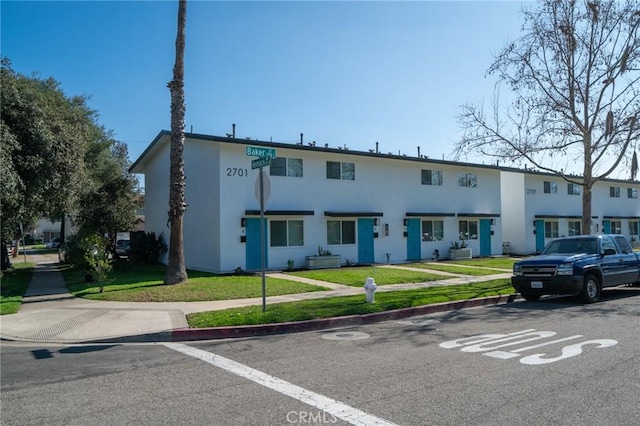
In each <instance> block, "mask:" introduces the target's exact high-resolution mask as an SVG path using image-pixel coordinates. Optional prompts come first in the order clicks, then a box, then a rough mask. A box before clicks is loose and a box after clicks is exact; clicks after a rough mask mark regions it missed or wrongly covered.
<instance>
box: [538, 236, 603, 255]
mask: <svg viewBox="0 0 640 426" xmlns="http://www.w3.org/2000/svg"><path fill="white" fill-rule="evenodd" d="M597 247H598V244H597V241H596V239H595V238H562V239H559V240H555V241H552V242H550V243H549V245H548V246H547V247H546V248H545V249H544V250H543V251H542V254H560V253H562V254H579V253H586V254H596V253H597Z"/></svg>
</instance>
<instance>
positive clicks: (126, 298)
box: [62, 262, 329, 302]
mask: <svg viewBox="0 0 640 426" xmlns="http://www.w3.org/2000/svg"><path fill="white" fill-rule="evenodd" d="M165 271H166V266H164V265H136V264H132V263H129V262H122V263H120V262H116V263H114V269H113V271H112V272H110V273H109V274H108V279H107V282H106V283H104V291H103V293H100V285H99V284H98V283H95V282H90V283H87V282H85V277H84V275H83V274H82V273H81V272H80V271H78V270H76V269H74V268H71V267H66V268H63V269H62V273H63V275H64V279H65V282H66V283H67V287H68V288H69V291H70V292H71V293H72V294H73V295H75V296H77V297H84V298H86V299H91V300H110V301H117V302H204V301H214V300H230V299H244V298H252V297H261V296H262V277H260V276H257V275H251V276H240V275H215V274H211V273H207V272H200V271H191V270H190V271H187V274H188V276H189V281H188V282H187V283H184V284H177V285H165V284H164V283H163V280H164V274H165ZM323 290H329V288H327V287H321V286H317V285H312V284H305V283H299V282H295V281H287V280H284V279H279V278H270V277H267V278H266V295H267V296H278V295H282V294H294V293H305V292H311V291H323Z"/></svg>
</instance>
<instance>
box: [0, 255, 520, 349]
mask: <svg viewBox="0 0 640 426" xmlns="http://www.w3.org/2000/svg"><path fill="white" fill-rule="evenodd" d="M28 261H30V262H34V263H36V264H37V266H36V267H35V270H34V274H33V277H32V279H31V282H30V284H29V288H28V289H27V292H26V293H25V297H24V299H23V303H22V307H21V309H20V311H19V312H18V313H16V314H12V315H3V316H1V317H0V338H2V339H3V340H12V341H26V342H48V343H89V342H94V343H95V342H105V343H106V342H161V341H183V340H201V339H215V338H226V337H242V336H255V335H264V334H274V333H284V332H294V331H303V330H314V329H323V328H330V327H341V326H347V325H357V324H363V323H366V322H373V321H375V320H383V319H392V318H396V317H397V318H399V317H406V316H410V315H418V314H421V313H428V312H431V311H433V312H435V311H443V310H451V309H460V308H463V307H469V306H480V305H485V304H495V303H503V302H505V301H507V300H509V298H506V297H496V298H485V299H477V300H475V301H465V302H456V303H453V304H439V305H432V306H430V307H421V308H413V309H410V310H401V311H402V312H396V311H394V312H391V313H381V314H371V315H369V316H360V315H358V316H353V317H343V318H339V319H336V318H331V319H325V320H313V321H304V322H299V323H286V324H277V325H263V326H241V327H219V328H215V329H189V326H188V324H187V321H186V315H187V314H189V313H194V312H205V311H213V310H221V309H228V308H233V307H243V306H256V305H257V306H260V305H262V298H259V297H258V298H251V299H238V300H223V301H212V302H153V303H142V302H140V303H135V302H105V301H94V300H87V299H81V298H76V297H74V296H73V295H71V294H70V293H69V291H68V290H67V287H66V285H65V282H64V279H63V278H62V273H61V272H60V269H59V264H58V258H57V255H46V256H38V255H33V256H32V255H30V256H29V259H28ZM510 275H511V274H509V273H504V274H497V275H491V276H478V277H468V276H465V277H451V276H445V275H444V274H443V278H446V279H443V280H441V281H433V282H427V283H411V284H396V285H386V286H380V287H378V289H377V291H381V292H382V291H394V290H408V289H413V288H421V287H430V286H439V285H455V284H462V283H468V282H477V281H484V280H490V279H495V278H504V277H508V276H510ZM269 276H273V277H280V278H284V277H286V279H289V280H291V279H294V277H293V276H291V275H286V276H284V277H283V276H282V275H281V274H278V273H270V274H269ZM299 280H300V281H303V282H306V283H309V284H316V285H321V286H324V287H329V288H331V290H328V291H318V292H310V293H298V294H288V295H282V296H272V297H267V299H266V300H267V306H269V305H271V304H274V303H281V302H292V301H299V300H308V299H317V298H325V297H334V296H347V295H362V297H363V298H364V290H363V289H362V288H357V287H349V286H345V285H340V284H334V283H327V282H322V281H316V280H309V279H305V278H299Z"/></svg>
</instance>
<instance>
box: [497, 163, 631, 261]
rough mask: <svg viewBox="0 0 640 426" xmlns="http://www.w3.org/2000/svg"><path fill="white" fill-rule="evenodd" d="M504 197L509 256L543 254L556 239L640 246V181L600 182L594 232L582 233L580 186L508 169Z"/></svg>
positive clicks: (503, 182) (503, 183)
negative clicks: (607, 239) (595, 238)
mask: <svg viewBox="0 0 640 426" xmlns="http://www.w3.org/2000/svg"><path fill="white" fill-rule="evenodd" d="M574 178H575V179H576V180H578V179H579V177H574ZM501 191H502V213H503V215H502V227H503V228H502V232H503V233H502V235H503V238H504V239H505V246H506V247H505V251H508V252H511V253H514V254H530V253H534V252H536V251H539V250H542V249H543V248H544V246H545V245H546V243H548V242H549V241H550V240H551V239H553V238H558V237H563V236H571V235H580V234H582V233H586V234H589V233H592V234H603V233H605V234H609V233H612V234H622V235H625V236H626V237H627V238H629V239H630V240H631V241H632V242H635V245H637V242H638V240H639V236H638V230H639V228H640V202H639V200H638V192H640V183H639V182H638V181H625V180H617V179H603V180H601V181H598V182H596V184H595V185H594V187H593V189H592V198H591V199H592V205H591V214H592V217H591V223H592V225H591V226H592V228H591V230H587V231H586V232H584V230H583V229H582V191H583V188H582V187H581V186H580V185H575V184H572V183H569V182H567V181H566V180H564V179H562V178H561V177H559V176H557V175H553V174H551V173H546V172H539V171H532V170H525V171H522V170H515V171H514V170H509V169H504V170H503V172H502V176H501Z"/></svg>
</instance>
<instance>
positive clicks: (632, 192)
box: [627, 188, 638, 198]
mask: <svg viewBox="0 0 640 426" xmlns="http://www.w3.org/2000/svg"><path fill="white" fill-rule="evenodd" d="M627 198H638V188H627Z"/></svg>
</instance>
